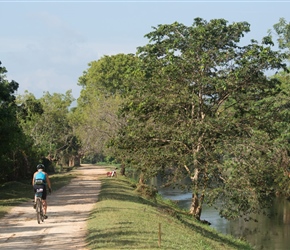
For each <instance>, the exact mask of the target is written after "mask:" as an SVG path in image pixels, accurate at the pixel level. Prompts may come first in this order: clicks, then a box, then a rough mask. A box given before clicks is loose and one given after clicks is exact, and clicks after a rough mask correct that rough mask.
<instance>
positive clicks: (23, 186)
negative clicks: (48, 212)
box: [0, 172, 75, 219]
mask: <svg viewBox="0 0 290 250" xmlns="http://www.w3.org/2000/svg"><path fill="white" fill-rule="evenodd" d="M74 177H75V176H74V175H73V174H71V173H69V172H67V173H58V174H53V175H50V176H49V178H50V180H51V184H52V189H53V191H56V190H57V189H59V188H61V187H63V186H65V185H67V184H68V183H69V182H70V180H71V179H72V178H74ZM33 197H34V192H33V188H32V185H31V179H29V180H23V181H21V182H20V181H11V182H6V183H4V184H2V185H0V219H1V218H2V217H4V216H5V214H6V213H7V212H8V211H9V210H10V209H11V208H12V207H14V206H16V205H18V204H20V203H21V202H26V201H30V200H31V201H32V200H33Z"/></svg>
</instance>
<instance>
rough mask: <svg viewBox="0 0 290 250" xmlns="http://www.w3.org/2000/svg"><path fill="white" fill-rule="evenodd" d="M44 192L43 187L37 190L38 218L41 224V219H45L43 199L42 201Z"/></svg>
mask: <svg viewBox="0 0 290 250" xmlns="http://www.w3.org/2000/svg"><path fill="white" fill-rule="evenodd" d="M42 193H43V188H38V189H37V190H36V193H35V195H36V203H35V204H36V207H35V210H36V219H37V222H38V224H40V221H42V222H43V221H44V213H43V201H42Z"/></svg>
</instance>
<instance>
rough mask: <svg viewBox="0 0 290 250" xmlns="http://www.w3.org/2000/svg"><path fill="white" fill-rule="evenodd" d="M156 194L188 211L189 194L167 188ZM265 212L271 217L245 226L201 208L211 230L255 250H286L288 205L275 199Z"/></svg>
mask: <svg viewBox="0 0 290 250" xmlns="http://www.w3.org/2000/svg"><path fill="white" fill-rule="evenodd" d="M159 193H160V194H161V195H162V196H163V197H164V198H166V199H170V200H174V201H176V202H177V204H178V205H179V206H180V207H181V208H185V209H189V207H190V203H191V193H184V192H182V191H180V190H177V189H170V188H167V189H160V190H159ZM268 212H269V213H270V214H271V216H270V217H267V216H264V215H253V218H255V219H256V220H257V222H255V221H248V222H246V221H244V219H238V220H235V221H228V220H226V219H224V218H221V217H220V216H219V214H218V211H217V210H215V209H214V208H212V207H207V206H204V207H203V211H202V215H201V219H202V220H206V221H209V222H210V223H211V227H213V228H215V229H216V230H218V231H219V232H221V233H223V234H231V235H233V236H235V237H236V238H242V239H245V240H247V241H248V242H249V243H250V244H251V245H252V246H255V249H257V250H262V249H263V250H289V249H290V247H289V246H290V202H289V201H287V200H284V199H276V200H275V201H274V203H273V205H272V207H271V208H270V210H269V211H268Z"/></svg>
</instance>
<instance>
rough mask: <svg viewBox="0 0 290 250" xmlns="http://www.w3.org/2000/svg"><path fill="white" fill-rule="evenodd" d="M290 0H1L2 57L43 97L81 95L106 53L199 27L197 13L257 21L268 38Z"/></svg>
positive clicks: (25, 86)
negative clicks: (178, 27)
mask: <svg viewBox="0 0 290 250" xmlns="http://www.w3.org/2000/svg"><path fill="white" fill-rule="evenodd" d="M289 10H290V1H279V0H277V1H255V0H252V1H251V0H249V1H246V0H240V1H237V0H232V1H217V0H215V1H214V0H212V1H206V0H203V1H182V0H180V1H157V0H151V1H141V0H139V1H121V0H119V1H118V0H115V1H110V0H107V1H97V0H96V1H94V0H90V1H86V0H82V1H67V0H63V1H60V0H54V1H52V0H46V1H33V0H31V1H24V0H22V1H21V0H19V1H14V0H7V1H4V0H0V23H1V27H0V61H1V62H2V65H1V66H4V67H5V68H6V70H7V71H8V72H7V73H6V78H7V79H8V80H9V81H11V80H14V81H16V82H18V83H19V89H18V91H17V93H16V94H19V95H22V94H24V93H25V91H28V92H29V93H32V94H34V95H35V96H36V97H37V98H40V97H42V96H43V94H44V93H45V92H49V93H50V94H53V93H61V94H65V92H66V91H68V90H71V91H72V95H73V96H74V98H78V97H79V95H80V91H81V87H80V86H78V79H79V77H81V76H82V75H83V72H84V71H86V70H88V68H89V65H88V64H89V63H90V62H92V61H97V60H99V59H100V58H102V57H103V56H104V55H116V54H119V53H125V54H127V53H135V52H136V49H137V47H139V46H143V45H145V44H147V43H148V40H147V39H146V38H144V35H145V34H147V33H149V32H151V31H153V29H152V27H157V26H158V25H159V24H171V23H173V22H179V23H182V24H184V25H187V26H191V25H192V23H193V20H194V18H197V17H200V18H203V19H205V20H206V21H210V20H211V19H217V18H223V19H225V20H227V21H228V22H229V23H232V22H242V21H246V22H248V23H250V25H251V32H250V33H249V34H247V36H246V37H247V39H248V40H249V41H250V39H255V40H258V41H261V39H262V37H264V36H266V35H267V31H268V30H269V29H271V28H272V27H273V25H274V24H275V23H277V22H279V19H280V18H285V19H286V21H287V22H290V16H289V13H290V12H289Z"/></svg>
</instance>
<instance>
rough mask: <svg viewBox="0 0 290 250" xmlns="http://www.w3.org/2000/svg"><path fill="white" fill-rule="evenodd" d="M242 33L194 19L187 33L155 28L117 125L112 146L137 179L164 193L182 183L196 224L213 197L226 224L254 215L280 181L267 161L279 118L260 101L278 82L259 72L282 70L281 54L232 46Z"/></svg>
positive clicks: (265, 47) (220, 22) (244, 28)
mask: <svg viewBox="0 0 290 250" xmlns="http://www.w3.org/2000/svg"><path fill="white" fill-rule="evenodd" d="M249 27H250V25H249V24H248V23H246V22H241V23H232V24H228V22H227V21H226V20H224V19H216V20H211V21H209V22H207V21H205V20H202V19H200V18H197V19H195V20H194V23H193V25H192V26H189V27H187V26H185V25H183V24H180V23H177V22H175V23H173V24H171V25H159V26H158V27H157V28H154V31H152V32H151V33H149V34H147V35H146V37H147V38H148V39H149V43H148V44H147V45H145V46H143V47H140V48H139V49H138V56H139V58H140V61H139V70H140V71H141V72H142V73H141V74H140V73H139V76H142V75H143V76H145V77H143V78H142V77H139V78H138V81H137V78H136V77H135V78H132V79H131V80H132V82H134V85H133V86H132V88H131V91H130V92H129V93H128V95H127V97H126V103H125V104H124V105H123V109H122V115H123V116H124V117H126V119H127V123H126V125H125V126H123V127H122V129H121V130H120V131H119V134H118V137H117V138H116V139H115V140H114V141H113V143H112V145H113V146H115V147H117V148H118V149H119V151H118V154H119V157H125V159H126V161H127V165H129V166H131V167H134V168H135V169H137V170H138V171H139V172H140V173H141V179H146V178H147V177H151V176H154V175H156V174H157V173H162V174H163V175H164V179H165V180H166V181H167V183H166V185H176V184H179V183H188V182H184V181H185V180H191V182H190V184H186V185H185V186H184V188H185V189H187V190H191V191H192V192H193V194H194V196H195V198H196V199H195V200H194V201H193V203H192V207H191V210H190V212H191V213H192V214H194V215H195V216H196V218H199V217H200V211H201V207H202V203H203V202H207V203H209V204H214V202H215V201H216V200H217V199H221V200H222V201H223V208H222V210H221V212H222V215H223V216H225V217H227V218H234V217H237V216H242V215H244V214H248V213H251V212H258V211H260V210H261V209H262V208H263V207H265V206H267V204H266V203H267V202H266V201H267V200H270V198H271V197H272V196H273V194H274V192H275V191H277V190H279V183H280V182H279V178H280V177H281V176H283V171H281V167H280V165H279V164H278V163H275V160H274V159H275V158H276V157H278V156H279V150H278V148H277V147H278V144H276V143H275V139H276V138H278V137H279V131H277V130H276V126H277V124H278V123H279V122H280V120H277V118H279V115H276V113H277V111H278V112H279V110H277V109H276V108H274V106H273V102H271V100H270V99H269V98H273V97H275V96H277V95H278V94H279V93H280V91H281V89H280V82H279V81H278V80H277V79H273V78H269V77H267V75H266V74H265V72H267V71H268V70H280V69H284V70H286V65H285V64H284V63H283V60H284V59H285V58H286V54H283V53H281V52H277V51H274V50H272V49H271V46H272V44H273V43H272V42H271V39H270V37H266V38H265V39H263V43H262V44H259V43H258V42H257V41H255V40H252V42H251V43H250V44H248V45H245V46H240V45H239V43H240V40H241V38H242V37H243V36H244V34H245V33H247V32H249V31H250V28H249ZM278 176H279V177H278ZM142 181H144V180H142ZM229 209H230V210H229Z"/></svg>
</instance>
